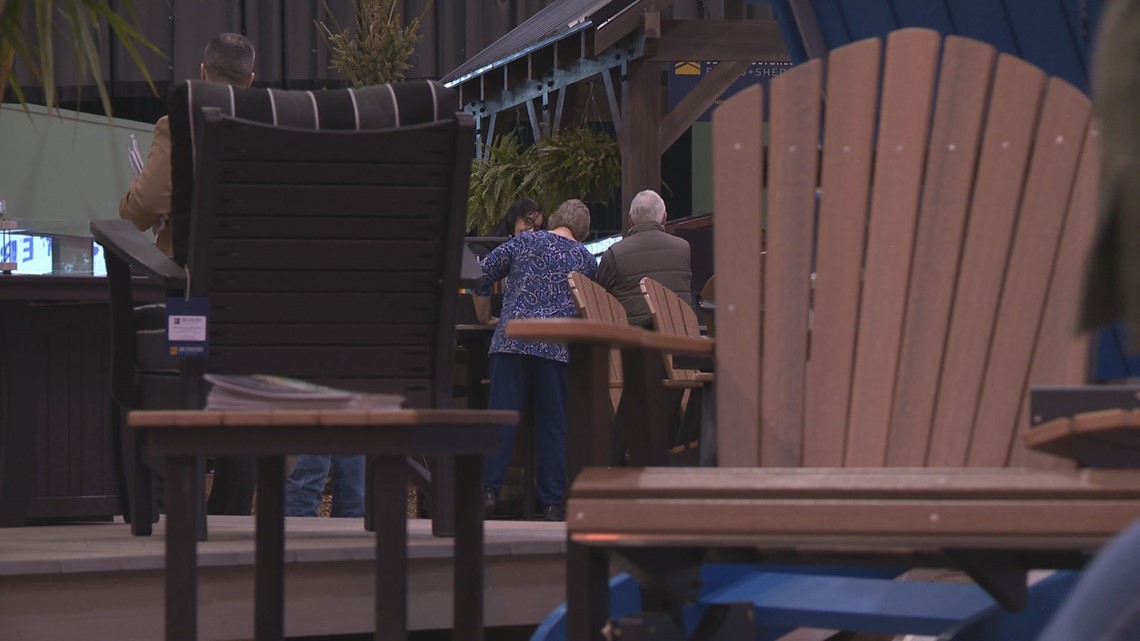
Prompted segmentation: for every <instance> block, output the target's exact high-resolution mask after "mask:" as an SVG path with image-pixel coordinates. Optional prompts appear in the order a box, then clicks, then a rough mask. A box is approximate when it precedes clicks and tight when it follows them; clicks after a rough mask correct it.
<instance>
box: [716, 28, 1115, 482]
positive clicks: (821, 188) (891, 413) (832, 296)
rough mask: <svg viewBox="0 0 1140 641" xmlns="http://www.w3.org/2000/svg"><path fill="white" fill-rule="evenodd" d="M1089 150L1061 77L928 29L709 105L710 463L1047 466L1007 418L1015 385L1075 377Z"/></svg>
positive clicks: (1018, 390)
mask: <svg viewBox="0 0 1140 641" xmlns="http://www.w3.org/2000/svg"><path fill="white" fill-rule="evenodd" d="M766 98H767V99H766ZM765 114H767V121H768V126H767V128H765V127H764V121H765ZM765 130H766V131H767V132H768V139H767V141H766V142H767V144H766V145H765V144H764V143H765V140H764V135H763V132H764V131H765ZM1098 147H1099V144H1098V140H1097V125H1096V123H1095V121H1093V120H1092V118H1091V108H1090V103H1089V100H1088V98H1087V97H1086V96H1085V95H1083V94H1082V93H1081V92H1080V91H1078V90H1076V89H1075V88H1074V87H1072V86H1070V85H1068V84H1066V83H1065V82H1063V81H1061V80H1059V79H1057V78H1048V77H1046V76H1045V75H1044V74H1043V73H1042V72H1041V71H1040V70H1039V69H1037V68H1035V67H1033V66H1031V65H1029V64H1028V63H1026V62H1024V61H1022V60H1019V59H1016V58H1014V57H1012V56H1008V55H1004V54H1002V55H998V54H997V52H996V51H995V50H994V48H993V47H991V46H989V45H986V44H983V43H980V42H976V41H973V40H969V39H966V38H961V37H957V36H949V37H947V38H945V39H943V38H942V37H941V36H940V35H939V34H937V33H935V32H933V31H929V30H925V29H905V30H901V31H897V32H894V33H892V34H891V35H889V36H888V38H887V40H886V44H885V47H884V45H883V43H882V42H881V41H879V40H877V39H875V40H866V41H862V42H857V43H853V44H851V45H848V46H845V47H841V48H839V49H836V50H834V51H832V52H831V53H830V55H829V56H828V58H827V60H826V61H824V60H820V59H816V60H812V61H809V62H806V63H803V64H801V65H798V66H797V67H795V68H794V69H792V70H790V71H789V72H788V73H786V74H783V75H781V76H780V77H778V78H776V79H773V81H772V83H771V85H770V95H769V96H765V93H764V91H763V89H761V88H759V87H756V88H752V89H749V90H747V91H744V92H741V93H740V94H738V95H737V96H735V97H733V98H732V99H730V100H728V101H726V102H725V103H724V105H722V106H721V107H720V108H719V109H718V110H717V111H716V112H715V114H714V116H713V149H714V152H713V153H714V170H715V171H714V198H715V203H714V204H715V206H714V209H715V211H716V212H717V221H716V226H715V232H714V234H715V247H716V249H715V260H716V263H717V264H716V273H717V275H718V278H719V279H720V280H721V281H722V282H721V283H720V286H719V287H718V289H719V292H718V300H717V349H716V363H717V381H718V386H717V387H718V403H717V404H718V429H719V437H718V438H719V442H718V445H719V447H718V450H719V456H720V459H719V464H720V465H723V466H757V465H764V466H784V467H797V466H813V467H829V466H854V467H878V466H951V467H961V466H990V467H995V466H996V467H1002V466H1036V465H1057V464H1058V463H1057V462H1056V460H1055V459H1051V458H1049V457H1044V456H1042V455H1039V454H1035V453H1031V452H1029V451H1028V450H1026V449H1025V447H1024V445H1023V443H1022V439H1021V438H1019V433H1020V432H1022V431H1023V430H1025V429H1027V428H1028V426H1029V423H1030V417H1029V416H1028V415H1027V414H1028V389H1029V387H1030V386H1031V385H1039V384H1078V383H1081V382H1083V381H1084V377H1085V373H1086V355H1087V353H1088V350H1087V344H1086V341H1085V340H1084V339H1081V338H1078V337H1077V336H1076V334H1075V332H1074V329H1075V319H1076V307H1077V299H1078V291H1079V282H1078V281H1079V276H1080V273H1081V271H1082V269H1081V264H1082V261H1083V258H1084V256H1085V253H1086V248H1087V247H1088V246H1089V245H1090V240H1091V236H1092V229H1093V226H1094V218H1095V216H1094V204H1095V198H1096V193H1095V192H1096V185H1097V179H1098V172H1099V164H1098ZM765 175H766V176H767V179H766V184H762V183H761V180H760V177H761V176H765ZM765 200H766V209H767V230H766V233H767V241H768V242H767V249H768V251H767V253H766V254H763V255H762V254H761V252H760V251H759V248H760V242H761V225H762V221H761V205H762V201H765ZM817 221H818V224H817ZM761 309H763V310H764V315H763V323H762V324H761V323H760V322H759V319H760V318H761V314H760V312H761ZM761 350H763V358H761Z"/></svg>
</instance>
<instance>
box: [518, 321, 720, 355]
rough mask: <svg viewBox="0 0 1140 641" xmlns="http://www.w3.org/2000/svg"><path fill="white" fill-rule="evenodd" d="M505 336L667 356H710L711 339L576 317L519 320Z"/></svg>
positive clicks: (712, 344)
mask: <svg viewBox="0 0 1140 641" xmlns="http://www.w3.org/2000/svg"><path fill="white" fill-rule="evenodd" d="M507 336H509V337H511V338H522V339H528V340H542V341H550V342H552V343H566V344H572V343H600V344H605V345H609V346H611V347H617V348H623V347H635V348H636V347H641V348H645V349H651V350H655V351H659V352H665V353H669V354H692V355H696V356H703V355H707V354H712V353H713V347H714V345H715V343H714V342H713V341H712V339H707V338H691V337H688V336H666V335H664V334H659V333H657V332H648V331H645V330H643V329H641V328H639V327H632V326H630V327H623V326H621V325H612V324H609V323H601V322H598V321H590V320H584V319H580V318H550V319H525V320H524V319H519V320H512V321H510V324H508V325H507Z"/></svg>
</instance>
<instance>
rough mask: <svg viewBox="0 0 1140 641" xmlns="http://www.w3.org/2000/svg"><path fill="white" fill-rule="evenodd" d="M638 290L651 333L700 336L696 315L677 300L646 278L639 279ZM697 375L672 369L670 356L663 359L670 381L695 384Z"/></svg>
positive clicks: (690, 370) (675, 296)
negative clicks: (692, 382) (644, 306)
mask: <svg viewBox="0 0 1140 641" xmlns="http://www.w3.org/2000/svg"><path fill="white" fill-rule="evenodd" d="M639 286H640V287H641V296H642V297H643V298H644V299H645V305H646V306H647V307H648V308H649V316H650V318H652V319H653V329H655V330H657V331H658V332H661V333H662V334H668V335H670V336H691V337H693V338H697V337H699V336H700V335H701V328H700V324H699V323H698V322H697V314H696V312H694V311H693V308H692V306H690V305H689V304H688V303H686V302H685V301H683V300H681V297H680V296H678V295H676V294H674V293H673V291H672V290H670V289H669V288H667V287H665V286H664V285H662V284H661V283H659V282H657V281H655V280H653V279H652V278H649V277H648V276H646V277H645V278H642V279H641V282H640V284H639ZM699 374H700V371H699V370H695V369H682V368H677V367H673V356H672V355H670V354H666V355H665V376H666V378H668V379H669V380H670V381H695V380H696V379H697V378H698V376H699Z"/></svg>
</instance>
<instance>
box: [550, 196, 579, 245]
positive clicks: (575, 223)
mask: <svg viewBox="0 0 1140 641" xmlns="http://www.w3.org/2000/svg"><path fill="white" fill-rule="evenodd" d="M559 227H565V228H567V229H569V230H570V233H572V234H574V238H576V239H578V242H582V241H584V240H586V238H587V237H588V236H589V235H590V208H589V207H587V206H586V203H584V202H582V201H580V200H578V199H577V198H571V199H570V200H567V201H566V202H564V203H562V204H561V205H559V206H558V209H555V210H554V213H553V214H550V220H549V221H548V222H547V225H546V228H547V229H558V228H559Z"/></svg>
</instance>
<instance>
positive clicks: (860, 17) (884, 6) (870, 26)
mask: <svg viewBox="0 0 1140 641" xmlns="http://www.w3.org/2000/svg"><path fill="white" fill-rule="evenodd" d="M916 1H917V0H916ZM926 1H927V2H929V0H926ZM839 6H840V8H841V9H842V10H843V19H844V20H845V21H846V22H847V31H848V33H850V34H851V39H852V40H863V39H864V38H882V37H883V36H886V35H887V34H888V33H890V32H892V31H894V30H895V29H898V28H899V23H898V20H896V19H895V12H894V9H893V8H892V7H891V3H890V0H840V2H839Z"/></svg>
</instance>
